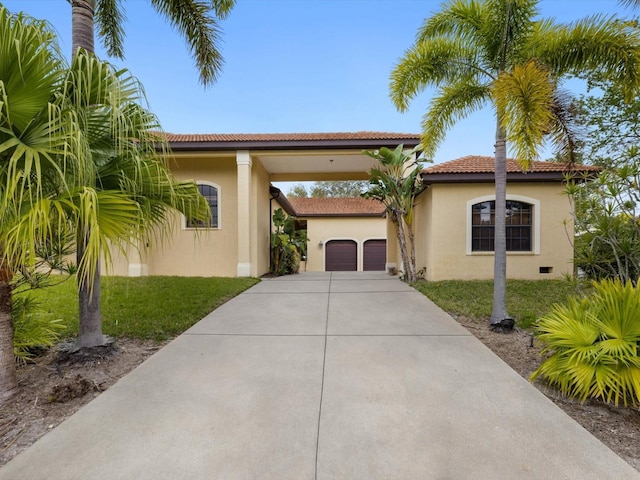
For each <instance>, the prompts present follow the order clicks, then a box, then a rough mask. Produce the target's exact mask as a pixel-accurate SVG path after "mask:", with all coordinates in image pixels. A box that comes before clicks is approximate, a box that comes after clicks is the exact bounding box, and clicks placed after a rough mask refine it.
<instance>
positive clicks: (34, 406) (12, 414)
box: [0, 339, 163, 465]
mask: <svg viewBox="0 0 640 480" xmlns="http://www.w3.org/2000/svg"><path fill="white" fill-rule="evenodd" d="M116 345H117V348H110V349H107V350H105V351H104V352H97V353H96V352H94V354H89V353H88V352H80V355H70V354H69V351H68V345H65V344H61V346H60V348H59V349H52V350H50V351H48V352H47V353H46V354H44V355H43V356H41V357H38V358H37V359H36V361H35V362H34V363H29V364H26V365H21V366H19V367H18V383H19V386H20V390H19V393H18V395H17V396H16V398H15V399H14V400H12V401H11V402H10V403H9V404H7V405H5V406H3V407H0V465H4V464H5V463H7V462H8V461H9V460H11V459H12V458H13V457H15V456H16V455H17V454H18V453H20V452H21V451H22V450H24V449H25V448H27V447H28V446H29V445H31V444H32V443H33V442H35V441H36V440H37V439H38V438H40V437H41V436H42V435H44V434H45V433H47V432H48V431H49V430H51V429H53V428H54V427H56V426H57V425H58V424H59V423H61V422H62V421H63V420H65V419H66V418H67V417H69V416H71V415H73V414H74V413H75V412H76V411H77V410H78V409H80V407H82V406H83V405H85V404H86V403H89V402H90V401H91V400H93V399H94V398H95V397H97V396H98V395H100V393H101V392H103V391H104V390H106V389H107V388H109V387H110V386H111V385H113V384H114V383H115V382H116V381H117V380H118V379H119V378H120V377H122V376H124V375H126V374H127V373H129V372H130V371H131V370H133V369H134V368H135V367H137V366H138V365H140V364H141V363H142V362H143V361H144V360H145V359H147V358H148V357H149V356H151V355H152V354H153V353H155V352H156V351H158V349H159V348H161V347H162V346H163V345H162V344H157V343H154V342H151V341H140V340H129V339H119V340H118V341H117V343H116ZM80 357H82V361H78V359H79V358H80Z"/></svg>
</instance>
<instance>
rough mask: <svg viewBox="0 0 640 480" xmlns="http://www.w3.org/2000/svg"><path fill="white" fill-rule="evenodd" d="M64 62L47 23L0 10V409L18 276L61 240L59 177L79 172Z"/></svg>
mask: <svg viewBox="0 0 640 480" xmlns="http://www.w3.org/2000/svg"><path fill="white" fill-rule="evenodd" d="M64 67H65V63H64V59H63V56H62V55H61V53H60V51H59V49H58V46H57V44H56V41H55V35H54V33H53V31H52V29H51V28H50V27H49V26H48V25H47V24H46V22H43V21H40V20H35V19H33V18H29V17H26V16H23V15H11V13H10V12H9V11H7V10H6V9H5V8H4V7H2V6H1V5H0V403H4V402H5V401H6V400H8V399H9V398H11V397H12V396H13V395H14V394H15V392H16V391H17V381H16V375H15V373H16V372H15V359H14V346H13V339H14V335H13V330H14V327H13V321H12V316H11V306H12V290H13V288H14V285H15V283H14V280H15V277H16V274H17V273H21V274H22V278H23V279H24V278H27V279H29V280H34V279H35V278H36V276H35V275H32V273H33V272H37V271H38V270H37V268H36V267H37V266H38V261H39V260H41V259H39V258H38V252H42V251H43V250H42V248H41V247H42V246H44V245H53V244H54V243H60V240H61V239H64V238H66V237H67V235H68V221H67V218H68V215H69V214H72V213H73V211H74V209H75V206H74V204H73V203H72V202H71V201H70V197H69V188H68V185H67V184H66V178H67V176H68V174H69V173H70V172H76V171H79V170H80V168H79V165H78V163H77V160H78V156H77V152H78V150H79V149H78V142H77V135H75V133H77V128H76V127H77V122H76V118H75V116H74V114H73V111H72V110H71V109H69V108H67V106H66V105H65V102H64V99H63V97H62V96H61V95H60V86H61V84H62V82H63V80H64V72H65V70H64Z"/></svg>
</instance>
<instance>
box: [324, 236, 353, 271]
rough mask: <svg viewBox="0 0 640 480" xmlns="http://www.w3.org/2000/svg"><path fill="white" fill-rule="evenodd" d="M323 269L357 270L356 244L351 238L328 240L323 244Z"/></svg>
mask: <svg viewBox="0 0 640 480" xmlns="http://www.w3.org/2000/svg"><path fill="white" fill-rule="evenodd" d="M324 269H325V271H327V272H355V271H356V270H358V245H357V244H356V242H354V241H353V240H330V241H328V242H327V243H326V244H325V268H324Z"/></svg>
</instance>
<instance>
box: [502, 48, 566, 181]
mask: <svg viewBox="0 0 640 480" xmlns="http://www.w3.org/2000/svg"><path fill="white" fill-rule="evenodd" d="M491 93H492V97H493V101H494V102H495V104H496V108H497V111H498V112H503V113H502V115H501V118H500V119H499V120H500V125H501V127H502V128H503V129H504V131H505V132H506V134H507V141H509V142H510V143H511V145H512V148H513V149H514V151H515V157H516V159H517V160H518V161H520V162H521V163H522V165H523V167H524V168H527V167H528V166H529V165H530V162H531V161H533V160H534V159H535V158H537V153H538V150H539V148H540V147H541V146H542V144H543V143H544V136H545V135H546V134H547V133H548V131H549V126H550V125H551V123H552V120H553V115H552V110H551V107H552V106H553V102H554V93H555V83H554V81H553V79H552V77H551V75H550V72H549V71H548V70H547V69H546V68H544V67H542V66H540V65H538V64H537V63H536V62H535V61H530V62H527V63H526V64H524V65H516V66H515V67H514V68H513V70H511V71H510V72H504V73H503V74H502V75H500V77H499V78H498V79H497V80H496V81H495V82H494V84H493V86H492V92H491Z"/></svg>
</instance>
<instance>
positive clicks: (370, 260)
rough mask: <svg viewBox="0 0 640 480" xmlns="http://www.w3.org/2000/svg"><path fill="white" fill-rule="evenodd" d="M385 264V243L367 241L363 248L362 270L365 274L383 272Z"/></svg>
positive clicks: (383, 241) (381, 241)
mask: <svg viewBox="0 0 640 480" xmlns="http://www.w3.org/2000/svg"><path fill="white" fill-rule="evenodd" d="M386 264H387V241H386V240H367V241H366V242H364V247H363V262H362V267H363V268H362V269H363V270H364V271H365V272H371V271H384V270H385V266H386Z"/></svg>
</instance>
